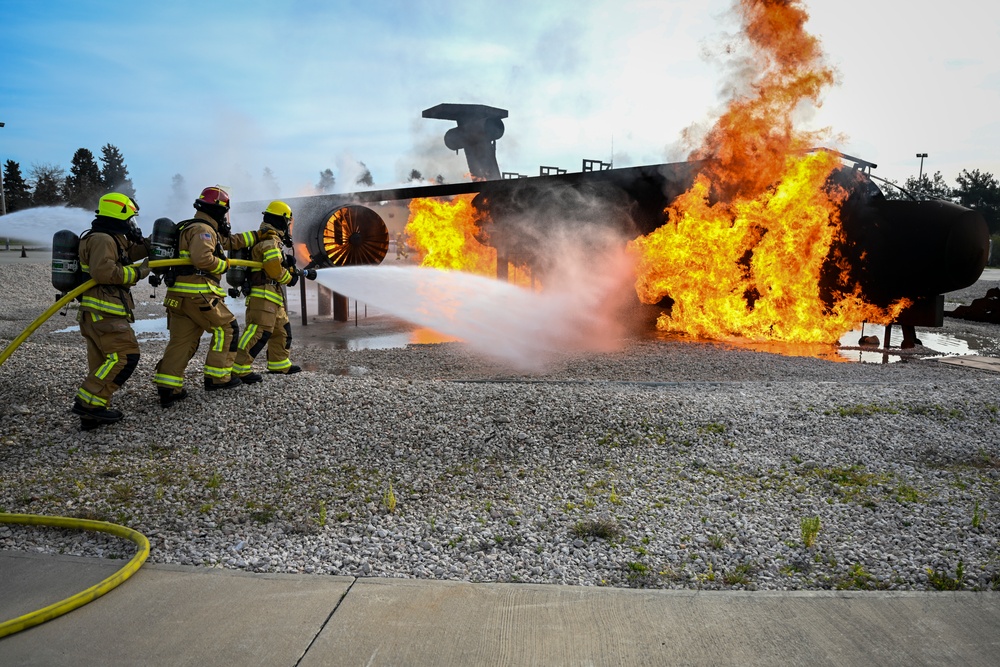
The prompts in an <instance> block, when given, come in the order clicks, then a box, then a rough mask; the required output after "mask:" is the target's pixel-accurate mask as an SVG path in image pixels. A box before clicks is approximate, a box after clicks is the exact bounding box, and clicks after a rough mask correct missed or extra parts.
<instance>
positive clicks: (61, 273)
mask: <svg viewBox="0 0 1000 667" xmlns="http://www.w3.org/2000/svg"><path fill="white" fill-rule="evenodd" d="M110 197H124V196H123V195H117V193H111V195H106V196H105V198H104V199H102V200H101V207H100V208H99V209H98V210H97V211H96V213H98V214H99V215H98V217H97V218H95V219H94V222H93V223H91V228H90V229H88V230H87V231H85V232H84V233H83V234H82V235H80V236H78V235H77V234H76V233H75V232H72V231H70V230H68V229H61V230H59V231H57V232H56V233H55V234H53V236H52V265H51V266H52V271H51V273H52V278H51V279H52V287H54V288H55V289H56V290H57V291H58V292H59V294H57V295H56V300H59V299H60V298H62V297H63V296H64V295H66V294H68V293H69V292H71V291H73V290H75V289H76V288H77V287H79V286H80V285H82V284H83V283H85V282H87V281H88V280H90V274H88V273H86V272H84V270H83V266H82V265H81V263H80V240H81V239H82V238H84V237H86V236H87V235H89V234H107V235H109V236H110V237H111V238H113V239H115V245H116V246H117V247H118V254H119V262H120V263H122V264H127V263H128V261H129V260H128V255H127V254H126V253H125V248H122V247H121V245H120V244H119V243H118V238H117V236H116V235H117V234H124V236H125V238H126V239H127V240H128V241H130V242H132V243H143V242H144V239H143V237H142V232H141V231H140V230H139V227H138V226H137V225H136V224H135V218H134V215H135V213H136V212H137V211H138V206H136V205H135V203H134V202H133V201H132V200H131V199H128V198H127V197H126V198H124V201H125V202H128V204H127V205H124V204H122V201H119V200H117V199H112V200H111V201H112V202H113V206H110V205H108V204H106V202H105V200H107V199H108V198H110ZM119 205H121V206H122V211H121V213H118V212H117V208H118V206H119ZM111 208H113V209H115V210H114V212H112V211H110V210H109V209H111ZM109 213H111V215H109ZM125 215H127V216H128V217H127V218H126V217H124V216H125Z"/></svg>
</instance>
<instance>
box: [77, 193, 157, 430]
mask: <svg viewBox="0 0 1000 667" xmlns="http://www.w3.org/2000/svg"><path fill="white" fill-rule="evenodd" d="M95 213H97V216H96V217H95V218H94V221H93V222H92V223H91V226H90V230H88V231H86V232H84V233H83V236H82V237H81V239H80V247H79V252H80V268H81V270H82V271H83V273H84V274H85V275H84V279H85V280H87V279H90V278H93V279H94V280H95V281H96V282H97V285H95V286H94V287H91V288H90V289H89V290H87V291H86V292H84V293H83V294H82V295H80V311H79V313H78V314H77V320H78V321H79V322H80V333H81V334H82V335H83V338H84V340H86V341H87V367H88V369H89V372H88V374H87V377H86V379H85V380H84V381H83V384H82V385H80V388H79V389H78V390H77V392H76V397H75V398H74V399H73V414H76V415H79V416H80V429H81V430H83V431H90V430H92V429H95V428H97V427H98V426H101V425H103V424H113V423H114V422H117V421H120V420H121V418H122V416H123V415H122V412H121V411H120V410H113V409H111V407H110V406H111V395H112V394H114V393H115V392H116V391H117V390H118V389H120V388H121V386H122V385H123V384H125V382H126V381H127V380H128V379H129V378H130V377H131V376H132V372H133V371H135V367H136V365H137V364H138V363H139V343H138V341H137V340H136V338H135V332H134V331H133V330H132V325H131V323H132V322H134V321H135V316H134V315H133V314H132V310H133V308H135V302H134V301H133V300H132V293H131V291H130V288H131V287H132V286H133V285H135V284H136V283H137V282H139V281H140V280H142V279H143V278H145V277H146V276H148V275H149V248H148V245H147V242H146V240H145V239H144V238H143V236H142V232H141V231H140V230H139V226H138V223H137V221H136V217H137V216H138V213H139V206H138V205H137V204H136V203H135V201H133V200H132V199H131V198H129V197H127V196H125V195H123V194H121V193H119V192H110V193H108V194H106V195H104V196H103V197H101V200H100V202H99V203H98V206H97V210H96V211H95ZM143 258H145V259H144V260H143V262H142V264H140V265H139V266H137V267H136V266H132V263H133V262H136V261H138V260H140V259H143Z"/></svg>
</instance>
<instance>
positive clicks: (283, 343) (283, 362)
mask: <svg viewBox="0 0 1000 667" xmlns="http://www.w3.org/2000/svg"><path fill="white" fill-rule="evenodd" d="M263 215H264V219H263V220H262V221H261V223H260V229H259V230H258V238H259V239H260V240H259V241H257V243H256V245H254V247H253V249H252V250H251V251H250V253H251V256H250V259H252V260H253V261H255V262H261V268H260V269H252V270H251V271H250V278H249V282H250V295H249V296H248V297H247V302H246V303H247V314H246V328H245V330H244V331H243V335H242V336H240V340H239V350H238V351H237V353H236V363H235V364H234V365H233V373H234V374H236V375H237V376H238V377H239V378H240V379H241V380H242V381H243V382H244V383H247V384H249V383H253V382H260V381H261V379H262V378H261V376H260V375H259V374H257V373H254V372H253V362H254V359H256V357H257V355H258V354H260V352H261V350H263V349H264V347H265V346H266V347H267V372H268V373H284V374H286V375H291V374H292V373H298V372H299V371H300V370H302V369H301V368H299V367H298V366H295V365H293V364H292V362H291V360H290V359H289V358H288V351H289V349H290V348H291V345H292V327H291V325H290V324H289V322H288V312H287V310H286V309H285V294H284V290H283V289H282V288H284V287H294V286H295V284H296V283H297V282H298V280H299V276H300V275H302V274H301V273H300V272H299V271H298V269H296V268H295V262H294V259H293V258H292V257H291V256H289V257H288V258H286V256H285V253H284V251H283V250H282V247H285V248H291V247H292V222H293V218H292V209H291V208H290V207H289V206H288V204H286V203H285V202H283V201H273V202H271V203H270V204H268V206H267V209H265V210H264V213H263ZM307 276H308V277H310V278H312V279H315V278H316V272H315V271H313V270H310V271H309V272H308V273H307Z"/></svg>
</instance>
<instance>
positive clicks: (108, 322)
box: [76, 310, 139, 408]
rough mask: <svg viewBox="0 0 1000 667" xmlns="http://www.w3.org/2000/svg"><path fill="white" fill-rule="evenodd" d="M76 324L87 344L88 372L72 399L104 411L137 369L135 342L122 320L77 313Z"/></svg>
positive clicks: (126, 320) (124, 321)
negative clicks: (78, 325) (77, 323)
mask: <svg viewBox="0 0 1000 667" xmlns="http://www.w3.org/2000/svg"><path fill="white" fill-rule="evenodd" d="M78 320H79V322H80V333H81V334H82V335H83V338H84V340H86V341H87V368H88V370H89V372H88V374H87V378H86V379H85V380H84V381H83V384H82V385H81V386H80V388H79V389H78V390H77V392H76V397H77V398H78V399H79V400H80V402H81V403H83V404H84V405H85V406H87V407H101V408H104V407H107V406H108V404H109V403H110V402H111V395H112V394H113V393H115V392H116V391H118V389H119V388H120V387H121V386H122V385H123V384H125V382H126V380H128V379H129V378H130V377H131V376H132V372H133V371H134V370H135V367H136V365H138V363H139V342H138V341H137V340H136V338H135V332H134V331H132V325H131V324H129V321H128V319H126V318H124V317H115V316H113V315H103V314H101V313H95V312H93V311H91V310H81V311H80V314H79V315H78Z"/></svg>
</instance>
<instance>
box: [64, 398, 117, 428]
mask: <svg viewBox="0 0 1000 667" xmlns="http://www.w3.org/2000/svg"><path fill="white" fill-rule="evenodd" d="M73 414H74V415H80V418H81V419H82V420H87V421H94V422H98V425H100V424H114V423H115V422H117V421H121V419H122V417H124V416H125V415H123V414H122V412H121V410H111V409H109V408H101V407H96V406H87V405H84V404H83V403H82V402H81V401H80V399H78V398H75V399H73ZM81 428H82V426H81ZM93 428H96V427H93ZM84 430H87V431H89V430H90V429H84Z"/></svg>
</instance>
